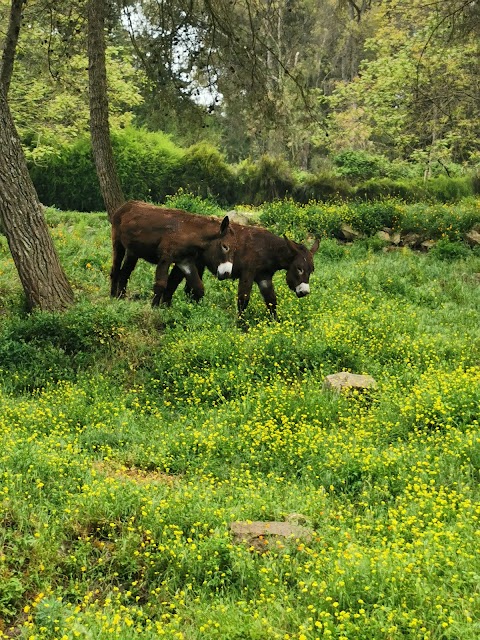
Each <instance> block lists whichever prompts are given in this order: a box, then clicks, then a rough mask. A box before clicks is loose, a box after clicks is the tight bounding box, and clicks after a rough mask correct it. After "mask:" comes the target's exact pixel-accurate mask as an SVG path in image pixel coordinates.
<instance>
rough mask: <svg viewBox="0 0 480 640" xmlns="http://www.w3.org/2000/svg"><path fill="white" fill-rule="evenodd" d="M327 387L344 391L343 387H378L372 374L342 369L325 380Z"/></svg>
mask: <svg viewBox="0 0 480 640" xmlns="http://www.w3.org/2000/svg"><path fill="white" fill-rule="evenodd" d="M324 385H325V387H326V388H327V389H333V390H334V391H342V390H343V389H376V387H377V381H376V380H375V379H374V378H372V376H366V375H360V374H358V373H349V372H348V371H340V372H339V373H332V374H331V375H329V376H327V377H326V378H325V380H324Z"/></svg>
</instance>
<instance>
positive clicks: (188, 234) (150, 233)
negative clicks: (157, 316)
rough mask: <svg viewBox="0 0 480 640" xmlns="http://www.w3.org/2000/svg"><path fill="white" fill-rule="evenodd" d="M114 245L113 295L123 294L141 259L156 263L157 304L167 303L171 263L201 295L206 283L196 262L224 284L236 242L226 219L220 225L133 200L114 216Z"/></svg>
mask: <svg viewBox="0 0 480 640" xmlns="http://www.w3.org/2000/svg"><path fill="white" fill-rule="evenodd" d="M112 246H113V265H112V270H111V273H110V280H111V290H110V293H111V295H112V296H113V297H118V298H121V297H123V296H125V292H126V289H127V282H128V278H129V277H130V274H131V273H132V271H133V270H134V269H135V265H136V264H137V261H138V259H139V258H142V259H143V260H146V261H147V262H151V263H152V264H156V265H157V269H156V273H155V284H154V287H153V291H154V297H153V301H152V305H153V306H157V305H158V304H159V303H160V302H161V301H162V299H163V295H164V291H165V288H166V286H167V277H168V269H169V267H170V265H171V264H172V263H175V265H176V268H177V269H178V270H179V271H180V273H181V274H182V278H183V277H185V278H186V280H187V284H188V286H189V287H190V288H191V289H192V290H195V291H197V292H198V295H199V296H200V297H201V293H200V292H203V283H202V280H201V278H200V277H199V274H198V271H197V267H196V261H197V260H199V261H200V262H201V263H202V264H203V263H205V264H208V265H209V268H210V269H211V271H212V273H214V274H215V275H216V276H217V277H218V278H219V279H220V280H223V279H225V278H228V277H230V275H231V272H232V261H233V254H234V251H235V248H236V238H235V233H234V232H233V231H232V229H231V225H230V223H229V219H228V216H225V218H224V219H223V221H222V222H220V220H219V219H218V218H213V217H207V216H200V215H195V214H193V213H187V212H186V211H180V210H178V209H162V208H161V207H155V206H154V205H151V204H148V203H146V202H139V201H135V200H131V201H129V202H126V203H125V204H123V205H122V206H121V207H120V208H119V209H117V211H116V212H115V213H114V214H113V218H112Z"/></svg>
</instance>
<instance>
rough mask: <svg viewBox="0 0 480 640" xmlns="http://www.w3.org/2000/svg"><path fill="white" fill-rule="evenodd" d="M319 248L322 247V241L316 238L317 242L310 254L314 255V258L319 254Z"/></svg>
mask: <svg viewBox="0 0 480 640" xmlns="http://www.w3.org/2000/svg"><path fill="white" fill-rule="evenodd" d="M319 246H320V240H319V239H318V238H316V239H315V242H314V243H313V245H312V248H311V249H310V253H311V254H312V256H314V255H315V254H316V253H317V251H318V247H319Z"/></svg>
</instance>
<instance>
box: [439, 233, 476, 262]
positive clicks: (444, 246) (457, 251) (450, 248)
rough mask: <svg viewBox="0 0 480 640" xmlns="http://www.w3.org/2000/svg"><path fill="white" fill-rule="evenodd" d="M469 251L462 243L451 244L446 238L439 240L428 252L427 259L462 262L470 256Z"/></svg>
mask: <svg viewBox="0 0 480 640" xmlns="http://www.w3.org/2000/svg"><path fill="white" fill-rule="evenodd" d="M470 253H471V252H470V249H469V248H468V247H467V246H466V245H465V244H464V243H463V242H452V241H451V240H449V239H448V238H442V239H441V240H439V241H438V242H437V243H436V244H435V245H434V246H433V247H432V248H431V249H430V252H429V257H431V258H433V259H437V260H463V259H465V258H468V256H469V255H470Z"/></svg>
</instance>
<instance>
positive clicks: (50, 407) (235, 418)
mask: <svg viewBox="0 0 480 640" xmlns="http://www.w3.org/2000/svg"><path fill="white" fill-rule="evenodd" d="M454 213H455V212H454ZM442 216H443V218H442V220H443V221H446V217H445V212H444V211H443V210H442ZM47 217H48V221H49V224H50V227H51V230H52V234H53V236H54V239H55V242H56V246H57V249H58V251H59V254H60V258H61V261H62V264H63V265H64V268H65V270H66V272H67V275H68V278H69V280H70V281H71V282H72V285H73V287H74V290H75V292H76V299H77V301H76V304H75V306H74V308H72V309H71V310H69V311H67V312H66V313H64V314H62V315H57V314H41V313H34V314H31V315H26V314H25V313H24V310H23V300H22V293H21V288H20V284H19V282H18V280H17V277H16V273H15V269H14V266H13V263H12V260H11V258H10V257H9V253H8V250H7V246H6V242H5V239H4V238H2V237H0V292H1V294H2V296H1V303H0V313H1V318H2V323H1V326H0V433H1V449H0V501H1V506H2V509H1V512H0V513H1V515H0V637H19V638H23V639H27V638H29V639H30V640H40V639H42V640H43V639H45V640H47V639H48V640H53V639H55V640H57V639H58V640H59V639H68V640H70V639H74V638H95V639H100V640H103V639H107V638H118V639H121V640H123V639H124V640H130V639H131V638H141V639H142V640H150V639H152V640H153V639H154V638H155V639H157V638H161V637H164V638H167V639H173V638H183V639H185V640H197V639H198V640H200V638H202V639H208V640H210V639H212V640H213V639H222V640H223V639H227V640H235V639H237V640H240V639H242V640H246V639H248V640H270V639H277V638H278V639H280V640H314V639H316V638H324V637H326V638H328V637H330V638H337V639H338V640H341V639H343V640H345V639H348V640H358V639H363V640H372V639H378V640H384V639H389V640H390V639H392V640H393V639H395V640H396V639H398V640H400V639H403V638H410V639H412V640H413V639H415V640H416V639H417V638H428V639H436V640H450V639H452V640H453V639H460V638H461V639H462V640H476V639H477V638H478V637H479V635H480V591H479V588H478V576H479V575H480V561H479V555H478V546H479V542H480V538H479V530H480V528H479V518H480V507H479V493H480V492H479V481H480V442H479V438H478V436H479V406H480V367H479V355H480V324H479V322H478V318H479V314H480V292H479V276H478V274H479V273H480V256H479V255H478V254H476V253H475V252H473V251H468V252H464V251H457V252H455V251H452V250H450V251H449V253H448V259H445V255H444V252H443V253H442V252H437V253H436V254H435V253H434V252H433V253H430V254H428V255H425V254H418V253H414V252H411V251H410V250H407V249H405V250H402V251H399V252H395V253H383V252H382V251H378V250H377V249H378V248H379V247H378V246H377V245H376V244H375V243H372V242H370V241H361V242H358V243H355V244H354V245H351V246H343V245H339V244H337V243H336V242H335V241H334V240H331V239H324V240H323V241H322V243H321V246H320V250H319V252H318V253H317V255H316V257H315V266H316V269H315V273H314V275H313V276H312V279H311V291H312V293H311V295H310V296H308V297H307V298H304V299H302V300H297V299H296V298H295V297H294V296H293V294H292V293H291V292H290V291H289V290H288V289H287V286H286V283H285V276H284V274H283V273H281V274H278V275H277V276H276V278H275V284H276V287H277V290H278V298H279V316H280V322H279V323H271V322H269V321H268V319H267V313H266V311H265V308H264V304H263V301H262V300H261V297H260V296H259V294H258V292H257V291H254V293H253V295H252V300H251V303H250V306H249V308H248V310H247V313H246V328H247V329H248V330H247V331H244V330H241V329H240V328H238V327H237V321H236V314H235V292H236V283H231V282H218V281H216V280H214V279H213V278H211V277H210V276H208V277H206V289H207V294H206V296H205V299H204V300H203V301H202V302H201V303H200V304H198V305H191V304H189V303H188V302H187V301H186V299H185V298H184V295H183V292H182V291H179V292H178V293H177V296H176V298H175V299H174V303H173V306H172V308H170V309H164V308H160V309H152V308H151V307H150V298H151V287H152V279H153V269H152V267H151V266H149V265H147V264H139V265H138V268H137V269H136V271H135V272H134V274H133V276H132V278H131V282H130V283H129V296H128V298H127V300H124V301H116V300H114V301H111V300H110V299H109V297H108V291H109V283H108V272H109V269H110V241H109V225H108V222H107V221H106V219H105V215H104V214H75V213H61V212H55V211H48V212H47ZM344 369H348V370H351V371H353V372H355V373H368V374H370V375H373V376H374V377H375V378H376V380H377V381H378V390H377V391H374V392H369V393H352V394H342V395H335V394H334V393H332V392H329V391H327V390H326V389H325V388H324V387H323V379H324V377H325V376H326V375H328V374H330V373H334V372H336V371H339V370H344ZM292 513H297V514H298V513H299V514H302V516H303V520H304V521H305V526H308V527H310V528H311V529H312V530H313V531H314V535H313V538H312V540H311V541H309V542H302V541H300V540H298V541H295V540H282V541H281V542H278V543H277V542H275V541H270V542H269V543H268V544H265V550H264V552H263V553H259V552H258V551H254V550H250V549H249V548H248V547H247V546H242V545H238V544H235V543H234V542H233V540H232V538H231V534H230V530H229V523H230V522H232V521H234V520H247V519H250V520H285V519H287V518H288V516H289V514H292Z"/></svg>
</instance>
